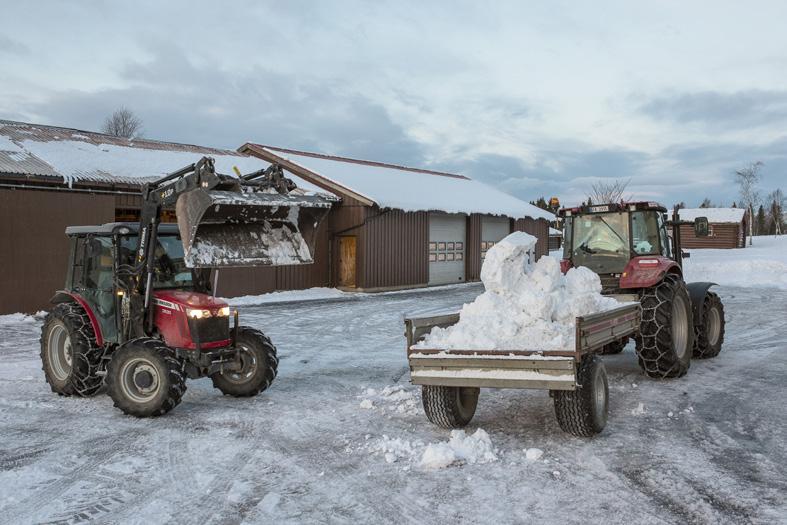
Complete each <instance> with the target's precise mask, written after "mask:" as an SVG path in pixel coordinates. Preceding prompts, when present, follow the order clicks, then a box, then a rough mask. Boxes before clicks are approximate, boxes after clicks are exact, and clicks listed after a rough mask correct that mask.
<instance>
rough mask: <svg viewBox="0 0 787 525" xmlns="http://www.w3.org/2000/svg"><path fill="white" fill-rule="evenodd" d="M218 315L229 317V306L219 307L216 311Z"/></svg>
mask: <svg viewBox="0 0 787 525" xmlns="http://www.w3.org/2000/svg"><path fill="white" fill-rule="evenodd" d="M216 315H217V316H218V317H229V316H230V307H229V306H225V307H223V308H219V311H218V312H217V313H216Z"/></svg>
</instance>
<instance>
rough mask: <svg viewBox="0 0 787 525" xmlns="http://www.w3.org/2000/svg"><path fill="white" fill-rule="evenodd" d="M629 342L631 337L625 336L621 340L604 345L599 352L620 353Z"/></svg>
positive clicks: (602, 353) (607, 353) (603, 353)
mask: <svg viewBox="0 0 787 525" xmlns="http://www.w3.org/2000/svg"><path fill="white" fill-rule="evenodd" d="M627 344H629V338H628V337H624V338H623V339H621V340H620V341H615V342H612V343H609V344H606V345H604V346H602V347H601V350H600V351H599V354H601V355H613V354H619V353H621V352H622V351H623V349H624V348H626V345H627Z"/></svg>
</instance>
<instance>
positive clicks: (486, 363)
mask: <svg viewBox="0 0 787 525" xmlns="http://www.w3.org/2000/svg"><path fill="white" fill-rule="evenodd" d="M640 317H641V309H640V306H639V304H636V303H629V304H624V305H622V306H620V307H617V308H614V309H612V310H607V311H604V312H599V313H596V314H592V315H587V316H582V317H577V318H576V334H575V347H574V349H573V350H538V349H511V350H478V349H466V350H463V349H441V348H422V347H419V346H416V345H417V344H418V343H419V342H420V341H421V340H423V339H424V337H425V336H426V335H427V334H428V333H429V332H431V331H432V329H433V328H435V327H438V326H439V327H442V328H446V327H449V326H452V325H454V324H456V323H457V322H458V321H459V314H458V313H453V314H447V315H439V316H433V317H413V318H406V319H405V321H404V322H405V336H406V338H407V360H408V364H409V367H410V381H411V382H412V383H413V384H415V385H421V386H422V388H423V396H422V397H423V405H424V411H425V412H426V417H427V418H428V419H429V421H431V422H432V423H434V424H436V425H438V426H441V427H444V428H461V427H463V426H465V425H467V424H468V423H469V422H470V420H471V419H472V418H473V415H474V414H475V409H476V406H477V404H478V395H479V392H480V389H481V388H526V389H536V390H549V392H550V396H551V397H552V398H553V399H554V403H555V415H556V417H557V420H558V424H559V425H560V427H561V428H562V429H563V430H564V431H566V432H568V433H570V434H573V435H576V436H592V435H594V434H598V433H599V432H601V431H602V430H603V429H604V426H605V425H606V421H607V410H608V408H607V407H608V402H607V398H608V395H609V388H608V385H607V374H606V370H605V369H604V364H603V362H602V361H601V358H600V357H599V356H598V354H599V352H600V351H601V349H602V348H603V347H604V346H605V345H607V344H610V343H613V342H615V341H620V340H621V339H623V338H625V337H628V336H630V335H633V334H634V333H635V332H636V331H637V329H638V328H639V324H640Z"/></svg>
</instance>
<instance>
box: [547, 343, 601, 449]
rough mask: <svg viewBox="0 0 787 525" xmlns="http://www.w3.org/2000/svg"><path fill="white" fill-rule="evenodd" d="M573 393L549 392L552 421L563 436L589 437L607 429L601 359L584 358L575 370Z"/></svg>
mask: <svg viewBox="0 0 787 525" xmlns="http://www.w3.org/2000/svg"><path fill="white" fill-rule="evenodd" d="M577 383H578V384H577V388H576V389H575V390H552V392H551V394H552V397H553V398H554V401H555V417H556V418H557V423H558V425H560V428H561V429H563V431H564V432H568V433H569V434H571V435H573V436H578V437H590V436H594V435H596V434H598V433H599V432H601V431H602V430H604V427H605V426H606V425H607V413H608V412H609V408H608V407H609V384H608V382H607V371H606V369H605V368H604V363H603V361H602V360H601V358H600V357H598V356H596V355H592V354H591V355H586V356H585V357H583V358H582V361H581V362H580V364H579V370H577Z"/></svg>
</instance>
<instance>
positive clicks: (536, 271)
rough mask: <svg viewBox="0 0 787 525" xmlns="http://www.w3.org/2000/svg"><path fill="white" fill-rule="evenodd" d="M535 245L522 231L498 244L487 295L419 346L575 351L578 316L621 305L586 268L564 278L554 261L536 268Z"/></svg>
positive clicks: (487, 271) (487, 265)
mask: <svg viewBox="0 0 787 525" xmlns="http://www.w3.org/2000/svg"><path fill="white" fill-rule="evenodd" d="M535 244H536V238H535V237H533V236H532V235H529V234H527V233H523V232H515V233H512V234H511V235H509V236H507V237H506V238H504V239H503V240H502V241H500V242H499V243H497V244H495V245H494V246H493V247H492V248H491V249H490V250H489V251H488V252H487V254H486V259H485V260H484V264H483V267H482V268H481V280H482V281H483V283H484V287H485V289H486V291H485V292H484V293H483V294H481V295H480V296H478V298H476V300H475V301H473V302H472V303H469V304H465V305H464V306H463V307H462V310H461V311H460V313H459V316H460V319H459V322H458V323H457V324H455V325H454V326H449V327H448V328H439V327H436V328H435V329H433V330H432V332H431V333H430V334H428V335H427V336H426V337H425V338H424V339H423V340H422V341H421V342H419V343H418V344H417V345H415V346H416V347H417V348H446V349H451V348H456V349H467V350H481V349H492V350H513V349H535V350H564V349H569V350H573V348H574V332H575V326H574V322H575V318H576V317H578V316H583V315H588V314H591V313H595V312H599V311H603V310H608V309H612V308H616V307H618V306H620V303H618V302H617V301H616V300H614V299H612V298H609V297H604V296H602V295H601V293H600V292H601V280H600V279H599V277H598V275H596V274H595V273H593V272H592V271H590V270H589V269H587V268H572V269H570V270H569V271H568V273H567V274H566V275H565V276H564V275H562V274H561V272H560V264H559V263H558V260H557V259H555V258H554V257H549V256H545V257H542V258H541V259H540V260H539V261H538V262H536V263H535V264H534V263H533V262H532V261H533V258H534V255H533V254H534V252H533V250H534V248H535ZM528 344H529V345H531V346H529V347H525V348H523V347H524V345H528Z"/></svg>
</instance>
